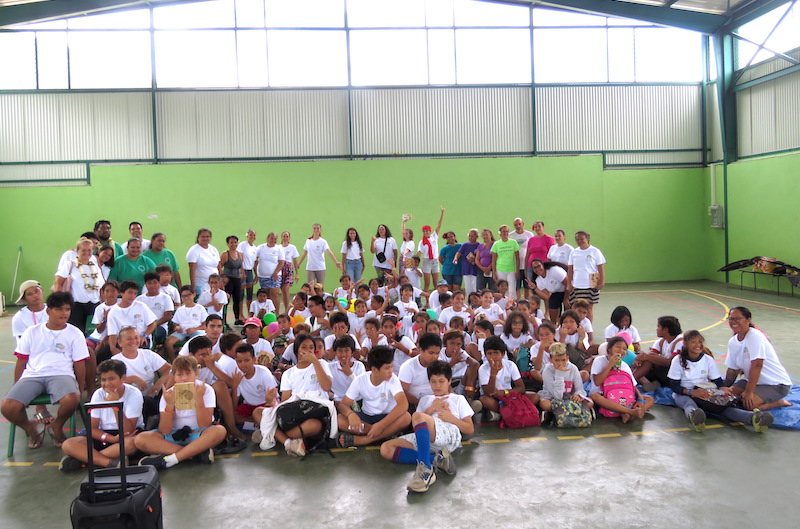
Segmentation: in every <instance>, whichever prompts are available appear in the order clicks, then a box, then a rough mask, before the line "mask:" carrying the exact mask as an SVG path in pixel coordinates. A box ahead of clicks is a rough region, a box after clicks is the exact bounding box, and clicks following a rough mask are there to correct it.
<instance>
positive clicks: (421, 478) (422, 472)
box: [406, 462, 436, 492]
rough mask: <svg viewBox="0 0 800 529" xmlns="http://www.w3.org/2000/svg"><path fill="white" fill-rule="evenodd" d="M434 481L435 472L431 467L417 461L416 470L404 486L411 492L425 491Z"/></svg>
mask: <svg viewBox="0 0 800 529" xmlns="http://www.w3.org/2000/svg"><path fill="white" fill-rule="evenodd" d="M435 482H436V473H435V472H434V471H433V467H431V468H428V467H426V466H425V463H422V462H419V463H417V470H416V472H414V476H413V477H412V478H411V481H409V482H408V485H407V486H406V488H407V489H408V490H410V491H411V492H426V491H427V490H428V489H429V488H430V487H431V485H433V484H434V483H435Z"/></svg>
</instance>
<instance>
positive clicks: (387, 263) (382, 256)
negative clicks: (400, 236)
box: [369, 224, 397, 281]
mask: <svg viewBox="0 0 800 529" xmlns="http://www.w3.org/2000/svg"><path fill="white" fill-rule="evenodd" d="M369 251H370V252H372V253H373V254H374V255H375V257H373V258H372V266H373V267H374V268H375V273H376V274H378V279H379V280H380V281H383V276H384V275H386V272H391V271H392V270H393V269H394V266H395V263H397V242H396V241H395V240H394V237H392V232H391V230H390V229H389V227H388V226H387V225H386V224H378V230H377V231H376V232H375V236H374V237H372V242H371V243H370V245H369Z"/></svg>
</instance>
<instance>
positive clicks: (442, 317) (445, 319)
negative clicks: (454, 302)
mask: <svg viewBox="0 0 800 529" xmlns="http://www.w3.org/2000/svg"><path fill="white" fill-rule="evenodd" d="M453 316H461V317H462V318H464V324H465V325H467V324H469V319H470V314H469V312H467V308H466V306H464V307H463V308H462V310H461V312H456V310H455V308H454V307H447V308H446V309H444V310H443V311H442V312H441V314H439V321H440V322H442V323H444V326H445V329H447V330H449V329H450V320H452V319H453Z"/></svg>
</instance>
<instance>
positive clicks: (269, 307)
mask: <svg viewBox="0 0 800 529" xmlns="http://www.w3.org/2000/svg"><path fill="white" fill-rule="evenodd" d="M261 309H264V314H266V313H267V312H275V304H274V303H273V302H272V300H271V299H269V298H267V301H265V302H264V303H261V302H260V301H258V300H257V299H254V300H253V301H252V303H250V312H252V313H253V316H255V317H258V313H259V312H261Z"/></svg>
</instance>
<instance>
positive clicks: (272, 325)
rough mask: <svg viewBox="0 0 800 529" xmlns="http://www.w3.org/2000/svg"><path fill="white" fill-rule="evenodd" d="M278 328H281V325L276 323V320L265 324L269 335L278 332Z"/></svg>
mask: <svg viewBox="0 0 800 529" xmlns="http://www.w3.org/2000/svg"><path fill="white" fill-rule="evenodd" d="M280 328H281V326H280V325H278V322H277V321H273V322H272V323H270V324H269V325H267V332H269V334H270V335H273V334H275V333H276V332H278V329H280Z"/></svg>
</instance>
